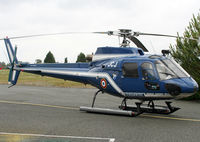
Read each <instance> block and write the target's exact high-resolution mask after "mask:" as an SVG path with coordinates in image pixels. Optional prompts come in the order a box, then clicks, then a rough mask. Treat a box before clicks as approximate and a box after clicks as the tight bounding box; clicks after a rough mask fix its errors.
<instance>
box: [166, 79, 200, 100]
mask: <svg viewBox="0 0 200 142" xmlns="http://www.w3.org/2000/svg"><path fill="white" fill-rule="evenodd" d="M165 88H166V90H167V91H168V92H169V93H170V94H171V95H172V96H174V97H176V98H184V97H188V96H191V95H193V94H194V93H196V92H197V91H198V89H199V86H198V84H197V82H196V81H195V80H194V79H193V78H191V77H189V78H179V79H174V80H170V81H168V82H166V84H165Z"/></svg>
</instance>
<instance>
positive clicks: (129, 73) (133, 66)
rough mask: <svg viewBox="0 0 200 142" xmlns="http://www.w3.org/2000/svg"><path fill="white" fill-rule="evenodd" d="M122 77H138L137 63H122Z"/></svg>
mask: <svg viewBox="0 0 200 142" xmlns="http://www.w3.org/2000/svg"><path fill="white" fill-rule="evenodd" d="M122 73H123V76H124V77H131V78H138V77H139V75H138V65H137V63H124V64H123V67H122Z"/></svg>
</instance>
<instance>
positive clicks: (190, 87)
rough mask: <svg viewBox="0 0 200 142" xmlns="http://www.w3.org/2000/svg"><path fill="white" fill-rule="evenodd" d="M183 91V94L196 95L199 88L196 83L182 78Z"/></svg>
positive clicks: (190, 79) (191, 79)
mask: <svg viewBox="0 0 200 142" xmlns="http://www.w3.org/2000/svg"><path fill="white" fill-rule="evenodd" d="M182 80H183V82H184V83H183V84H182V85H183V87H182V88H183V89H182V92H185V93H196V92H197V91H198V90H199V86H198V84H197V82H196V81H195V80H194V79H193V78H191V77H189V78H183V79H182Z"/></svg>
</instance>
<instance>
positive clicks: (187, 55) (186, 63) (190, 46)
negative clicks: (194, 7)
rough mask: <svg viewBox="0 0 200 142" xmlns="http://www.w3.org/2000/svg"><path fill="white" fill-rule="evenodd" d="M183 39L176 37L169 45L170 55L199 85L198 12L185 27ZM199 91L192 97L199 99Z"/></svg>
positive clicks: (199, 27)
mask: <svg viewBox="0 0 200 142" xmlns="http://www.w3.org/2000/svg"><path fill="white" fill-rule="evenodd" d="M183 36H184V37H185V39H181V38H177V40H176V45H175V46H172V45H170V50H171V54H172V57H173V58H174V59H175V60H176V61H177V62H178V63H180V65H181V66H182V67H183V68H184V69H185V70H186V71H187V72H188V73H189V74H190V75H191V76H192V77H193V78H194V79H195V80H196V81H197V83H198V85H199V86H200V60H199V58H198V57H199V55H200V44H199V43H198V42H197V41H195V40H190V39H187V38H195V39H198V38H199V37H200V14H198V16H197V17H195V16H194V15H193V18H192V19H191V21H190V22H189V26H188V27H187V28H186V29H185V32H184V35H183ZM199 94H200V91H199V92H198V93H197V94H195V95H194V96H193V97H192V99H197V98H198V99H200V95H199Z"/></svg>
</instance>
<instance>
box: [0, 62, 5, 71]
mask: <svg viewBox="0 0 200 142" xmlns="http://www.w3.org/2000/svg"><path fill="white" fill-rule="evenodd" d="M5 68H6V64H5V62H0V70H1V69H5Z"/></svg>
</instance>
